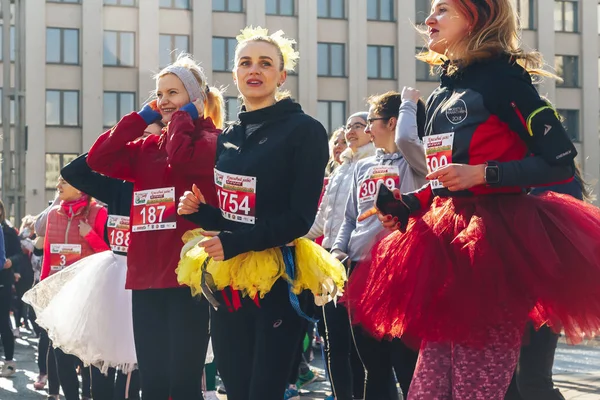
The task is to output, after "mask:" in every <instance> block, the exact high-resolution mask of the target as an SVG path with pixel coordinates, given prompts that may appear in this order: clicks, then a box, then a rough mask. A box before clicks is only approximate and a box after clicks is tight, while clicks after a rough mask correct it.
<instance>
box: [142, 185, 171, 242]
mask: <svg viewBox="0 0 600 400" xmlns="http://www.w3.org/2000/svg"><path fill="white" fill-rule="evenodd" d="M176 212H177V208H176V206H175V188H174V187H170V188H160V189H150V190H141V191H138V192H134V193H133V218H132V221H131V231H132V232H145V231H160V230H165V229H175V228H177V213H176Z"/></svg>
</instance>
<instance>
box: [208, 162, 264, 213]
mask: <svg viewBox="0 0 600 400" xmlns="http://www.w3.org/2000/svg"><path fill="white" fill-rule="evenodd" d="M215 185H216V186H217V195H218V196H219V208H220V209H221V213H222V214H223V217H224V218H226V219H228V220H230V221H235V222H242V223H244V224H254V223H255V222H256V178H255V177H253V176H244V175H234V174H228V173H225V172H221V171H219V170H216V169H215Z"/></svg>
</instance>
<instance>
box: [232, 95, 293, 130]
mask: <svg viewBox="0 0 600 400" xmlns="http://www.w3.org/2000/svg"><path fill="white" fill-rule="evenodd" d="M299 113H302V107H300V104H298V103H296V102H294V101H293V100H292V99H283V100H279V101H278V102H277V103H275V104H273V105H272V106H270V107H265V108H261V109H259V110H254V111H246V107H245V106H244V107H242V111H241V112H240V113H239V114H238V118H239V120H240V122H241V124H242V125H249V124H262V123H265V122H269V121H274V120H279V119H282V118H286V117H288V116H289V115H290V114H299Z"/></svg>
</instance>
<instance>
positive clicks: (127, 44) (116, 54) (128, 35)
mask: <svg viewBox="0 0 600 400" xmlns="http://www.w3.org/2000/svg"><path fill="white" fill-rule="evenodd" d="M104 65H107V66H117V67H133V66H134V65H135V33H133V32H117V31H104Z"/></svg>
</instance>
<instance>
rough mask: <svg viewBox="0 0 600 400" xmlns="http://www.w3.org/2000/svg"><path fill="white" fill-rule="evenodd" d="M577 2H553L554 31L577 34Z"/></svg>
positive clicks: (561, 0) (570, 0) (559, 0)
mask: <svg viewBox="0 0 600 400" xmlns="http://www.w3.org/2000/svg"><path fill="white" fill-rule="evenodd" d="M578 5H579V4H578V2H577V1H572V0H556V1H555V2H554V30H555V31H559V32H579V7H578Z"/></svg>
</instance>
